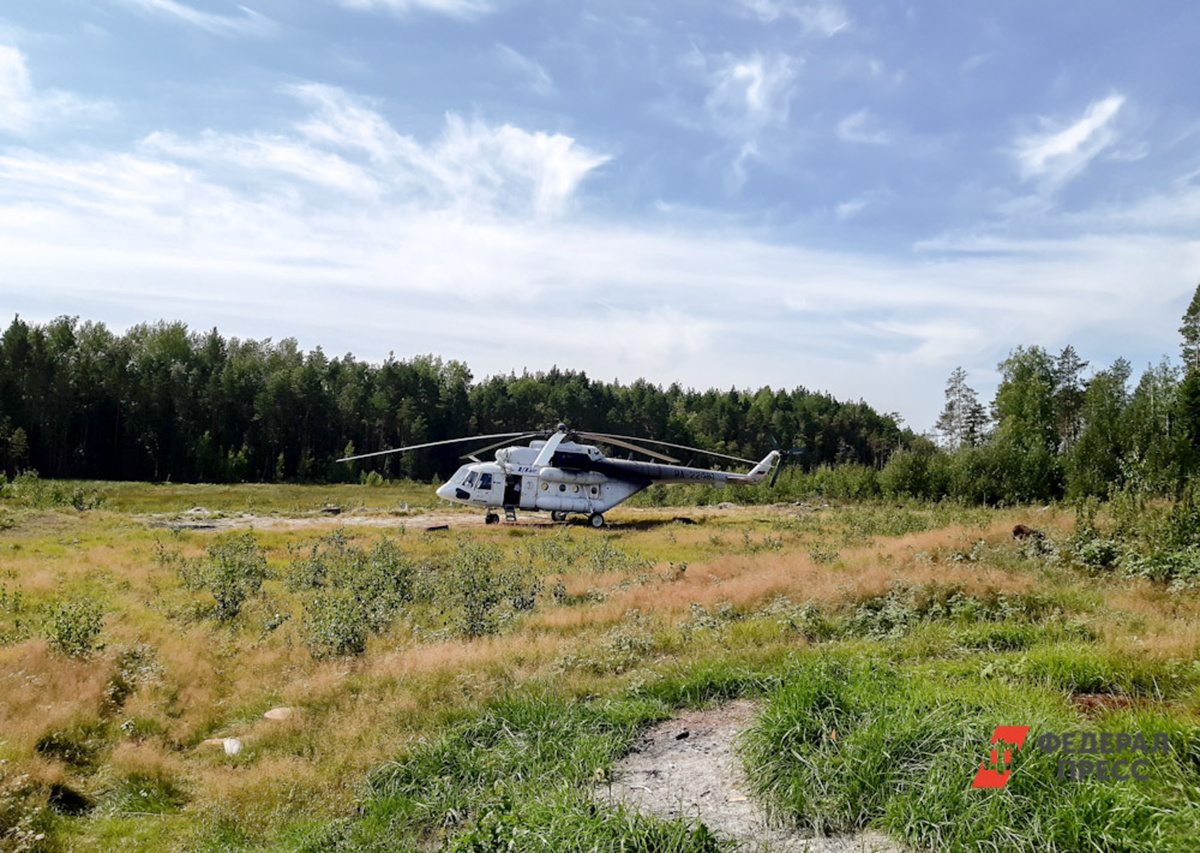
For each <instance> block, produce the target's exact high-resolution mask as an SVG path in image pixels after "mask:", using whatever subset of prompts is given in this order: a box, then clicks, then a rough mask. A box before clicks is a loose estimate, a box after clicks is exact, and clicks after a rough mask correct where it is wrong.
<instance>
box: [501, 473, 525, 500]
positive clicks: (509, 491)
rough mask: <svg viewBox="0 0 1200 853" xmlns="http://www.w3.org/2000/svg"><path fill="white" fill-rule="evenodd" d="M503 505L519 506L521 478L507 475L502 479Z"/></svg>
mask: <svg viewBox="0 0 1200 853" xmlns="http://www.w3.org/2000/svg"><path fill="white" fill-rule="evenodd" d="M504 505H505V506H520V505H521V478H520V477H518V476H516V475H515V474H509V475H508V476H507V477H505V478H504Z"/></svg>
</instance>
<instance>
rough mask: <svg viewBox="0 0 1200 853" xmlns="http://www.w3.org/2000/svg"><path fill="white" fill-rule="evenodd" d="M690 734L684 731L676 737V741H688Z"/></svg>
mask: <svg viewBox="0 0 1200 853" xmlns="http://www.w3.org/2000/svg"><path fill="white" fill-rule="evenodd" d="M690 734H691V732H689V731H688V730H687V729H684V730H683V731H681V732H680V733H679V734H677V735H675V740H686V739H687V736H688V735H690Z"/></svg>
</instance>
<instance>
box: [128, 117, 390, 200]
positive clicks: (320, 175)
mask: <svg viewBox="0 0 1200 853" xmlns="http://www.w3.org/2000/svg"><path fill="white" fill-rule="evenodd" d="M142 148H143V149H145V150H146V151H148V152H151V153H157V154H164V155H168V156H170V157H172V158H174V159H178V160H184V161H192V162H199V163H203V164H206V165H209V166H215V165H217V164H220V163H225V164H228V165H229V166H232V167H236V168H238V169H243V170H245V171H246V172H248V173H250V174H254V173H258V172H261V171H263V170H270V171H272V172H278V173H281V174H284V175H291V176H293V177H296V178H300V179H301V180H304V181H308V182H310V183H313V184H317V185H320V186H324V187H327V188H329V189H331V190H337V191H339V192H342V193H346V194H348V195H351V196H376V195H379V193H380V192H381V187H380V185H379V183H378V182H377V181H376V180H375V179H374V178H373V177H372V176H370V175H369V174H368V173H367V172H366V171H365V170H364V169H362V168H360V167H359V166H357V165H355V164H353V163H349V162H347V161H346V160H344V159H343V158H341V157H339V156H337V155H336V154H331V153H329V152H326V151H320V150H317V149H314V148H313V147H312V146H310V145H307V144H304V143H297V142H295V141H293V140H289V139H285V138H283V137H278V136H253V137H240V136H232V135H226V134H218V133H213V132H212V131H207V132H205V133H204V134H202V135H201V137H200V138H199V139H198V140H196V141H188V140H184V139H181V138H180V137H178V136H177V135H175V134H173V133H162V132H158V133H152V134H150V136H148V137H146V138H145V139H144V140H143V141H142Z"/></svg>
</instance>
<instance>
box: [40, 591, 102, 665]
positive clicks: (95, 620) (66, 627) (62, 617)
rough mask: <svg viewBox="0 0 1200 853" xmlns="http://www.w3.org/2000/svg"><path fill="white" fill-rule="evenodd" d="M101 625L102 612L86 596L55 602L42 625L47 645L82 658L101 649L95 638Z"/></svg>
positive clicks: (98, 606)
mask: <svg viewBox="0 0 1200 853" xmlns="http://www.w3.org/2000/svg"><path fill="white" fill-rule="evenodd" d="M103 628H104V611H103V610H102V609H101V607H100V605H99V604H97V603H96V602H95V601H92V600H91V599H87V598H80V599H75V600H74V601H64V602H59V603H57V604H55V605H54V606H53V607H52V608H51V609H50V614H49V617H48V618H47V619H46V622H45V626H44V630H45V633H46V639H47V640H49V641H50V648H52V649H54V651H56V652H58V653H59V654H63V655H67V656H68V657H86V656H87V655H89V654H91V653H92V652H94V651H97V650H98V649H99V648H101V647H100V646H99V645H98V644H97V642H96V641H97V640H98V639H99V638H100V632H101V631H102V630H103Z"/></svg>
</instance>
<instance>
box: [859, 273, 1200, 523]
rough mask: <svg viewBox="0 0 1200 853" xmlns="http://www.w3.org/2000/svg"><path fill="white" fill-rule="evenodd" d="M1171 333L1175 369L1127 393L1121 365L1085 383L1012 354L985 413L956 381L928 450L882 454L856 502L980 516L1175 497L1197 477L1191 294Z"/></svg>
mask: <svg viewBox="0 0 1200 853" xmlns="http://www.w3.org/2000/svg"><path fill="white" fill-rule="evenodd" d="M1179 332H1180V334H1181V336H1182V339H1183V340H1182V355H1183V359H1182V363H1181V364H1179V365H1176V364H1173V363H1172V362H1171V361H1170V360H1169V359H1164V360H1163V361H1162V362H1161V363H1159V364H1157V365H1152V366H1150V367H1148V368H1146V370H1144V371H1143V372H1142V374H1141V376H1140V377H1139V378H1138V379H1137V381H1136V383H1135V382H1134V381H1133V370H1132V366H1131V365H1130V363H1129V362H1128V361H1126V360H1125V359H1123V358H1119V359H1117V360H1116V361H1115V362H1113V363H1112V364H1111V365H1107V366H1105V367H1101V368H1099V369H1096V370H1093V371H1092V372H1091V373H1090V374H1089V373H1088V371H1087V369H1088V363H1087V362H1085V361H1084V360H1083V359H1082V358H1080V356H1079V354H1078V353H1077V352H1076V351H1075V348H1074V347H1072V346H1067V347H1064V348H1063V349H1062V350H1061V351H1060V352H1058V353H1051V352H1049V351H1047V350H1045V349H1043V348H1042V347H1038V346H1030V347H1017V348H1016V349H1015V350H1013V351H1012V352H1011V353H1010V354H1009V356H1008V358H1006V359H1005V360H1004V361H1002V362H1001V363H1000V365H999V373H1000V383H999V386H998V388H997V389H996V394H995V397H994V399H993V400H992V402H991V404H990V406H984V405H983V404H982V403H981V402H980V401H979V398H978V395H977V394H976V392H975V391H974V390H973V389H972V388H971V387H970V386H969V385H968V384H967V378H968V377H967V374H966V372H965V371H964V370H963V369H962V368H961V367H960V368H958V369H956V370H955V371H954V372H953V373H952V374H951V375H950V379H949V381H948V382H947V384H946V404H945V408H944V409H943V410H942V413H941V416H940V418H939V419H938V423H937V436H936V438H937V439H939V440H938V441H937V442H936V443H935V442H934V441H933V440H930V439H928V438H926V439H924V440H922V439H917V440H915V441H913V442H911V443H910V444H909V445H908V446H907V447H904V448H902V449H901V450H899V451H898V452H897V453H895V454H893V455H892V457H891V458H890V459H889V460H888V463H887V465H886V466H885V467H884V469H883V470H881V471H880V472H879V476H878V477H877V478H875V479H874V481H873V483H872V482H868V485H867V486H866V491H867V492H872V491H873V492H875V493H877V494H889V495H911V496H914V497H922V498H934V499H936V498H942V497H953V498H959V499H962V500H966V501H969V502H973V503H991V504H995V503H1021V502H1028V501H1048V500H1055V499H1060V498H1070V499H1074V498H1081V497H1087V496H1097V497H1105V496H1108V495H1109V494H1110V493H1112V492H1113V491H1115V490H1123V489H1132V490H1135V491H1137V492H1138V493H1142V494H1159V495H1164V496H1169V495H1175V494H1178V493H1179V492H1180V490H1181V489H1183V487H1184V486H1185V485H1186V484H1187V483H1188V481H1189V479H1190V478H1191V477H1192V475H1193V474H1194V473H1195V471H1196V470H1197V467H1198V466H1200V287H1198V288H1197V290H1196V294H1195V296H1194V297H1193V299H1192V301H1191V304H1190V305H1189V306H1188V308H1187V310H1186V312H1185V313H1184V315H1183V324H1182V326H1181V327H1180V329H1179ZM868 480H870V478H868Z"/></svg>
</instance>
